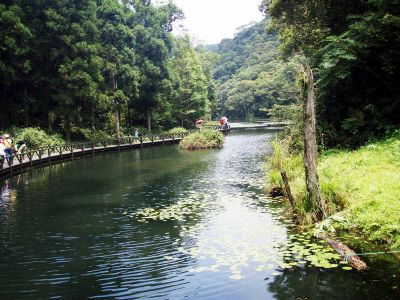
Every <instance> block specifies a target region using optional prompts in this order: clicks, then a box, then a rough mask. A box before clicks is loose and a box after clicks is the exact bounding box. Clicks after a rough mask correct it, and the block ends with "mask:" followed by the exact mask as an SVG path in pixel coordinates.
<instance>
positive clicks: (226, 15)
mask: <svg viewBox="0 0 400 300" xmlns="http://www.w3.org/2000/svg"><path fill="white" fill-rule="evenodd" d="M173 2H174V3H175V4H176V5H177V6H178V7H180V8H181V9H182V10H183V12H184V14H185V17H186V18H185V20H183V21H182V22H181V23H182V24H181V25H183V26H184V28H185V29H186V30H187V33H189V35H190V36H192V37H195V38H196V39H198V41H199V42H202V43H204V44H216V43H219V42H220V41H221V39H224V38H232V37H233V36H234V34H235V32H236V29H237V28H238V27H240V26H243V25H247V24H248V23H250V22H252V21H256V22H258V21H261V20H262V18H263V14H262V13H261V12H260V11H259V10H258V6H259V4H260V3H261V0H173ZM175 27H176V29H175V32H178V31H179V29H178V28H177V26H175Z"/></svg>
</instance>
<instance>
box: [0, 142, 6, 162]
mask: <svg viewBox="0 0 400 300" xmlns="http://www.w3.org/2000/svg"><path fill="white" fill-rule="evenodd" d="M5 150H6V145H4V139H3V137H2V136H0V163H3V159H4V156H5V155H6V152H5Z"/></svg>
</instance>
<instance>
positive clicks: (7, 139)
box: [4, 133, 13, 165]
mask: <svg viewBox="0 0 400 300" xmlns="http://www.w3.org/2000/svg"><path fill="white" fill-rule="evenodd" d="M4 145H5V146H6V148H5V149H4V152H5V156H6V160H7V163H8V164H9V165H10V164H11V157H12V155H13V140H12V139H11V137H10V135H9V134H8V133H6V134H5V135H4Z"/></svg>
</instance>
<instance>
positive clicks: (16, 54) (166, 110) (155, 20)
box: [0, 0, 215, 139]
mask: <svg viewBox="0 0 400 300" xmlns="http://www.w3.org/2000/svg"><path fill="white" fill-rule="evenodd" d="M180 18H182V12H181V11H180V10H179V8H177V7H176V6H175V5H173V4H171V3H169V4H166V5H162V6H155V5H153V4H152V1H149V0H146V1H139V0H129V1H127V0H126V1H118V0H102V1H100V0H80V1H64V0H58V1H50V0H29V1H27V0H17V1H2V3H1V4H0V94H1V95H0V97H1V103H2V105H1V106H0V129H3V130H5V129H7V128H8V129H9V128H11V127H28V126H29V127H41V128H43V129H46V130H48V131H53V132H58V133H61V134H63V135H64V137H66V138H67V139H70V138H72V139H82V138H88V137H93V136H96V135H97V136H98V137H99V136H101V135H102V133H104V136H107V135H111V134H112V135H114V136H116V137H119V136H120V135H122V134H129V133H130V134H132V132H133V130H132V128H133V127H138V126H141V127H144V126H146V127H148V129H150V128H151V127H153V128H155V129H157V130H165V129H168V128H171V127H174V126H177V125H185V126H188V125H189V124H190V125H192V124H193V122H194V119H195V118H196V117H197V116H204V115H207V114H209V113H210V104H209V102H210V99H211V100H212V99H214V98H215V96H214V95H213V94H212V93H213V88H212V87H213V83H212V79H211V74H210V72H211V71H210V68H208V69H207V65H204V69H203V60H202V59H200V57H201V56H202V55H201V54H198V53H197V52H195V51H194V50H193V47H192V45H191V44H190V42H189V39H188V38H174V37H173V36H172V34H171V30H172V24H173V22H174V21H175V20H177V19H180ZM207 72H208V73H207ZM176 116H177V117H176Z"/></svg>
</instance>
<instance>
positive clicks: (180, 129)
mask: <svg viewBox="0 0 400 300" xmlns="http://www.w3.org/2000/svg"><path fill="white" fill-rule="evenodd" d="M186 132H188V130H187V129H185V128H183V127H175V128H172V129H170V130H169V131H168V133H169V134H178V133H186Z"/></svg>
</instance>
